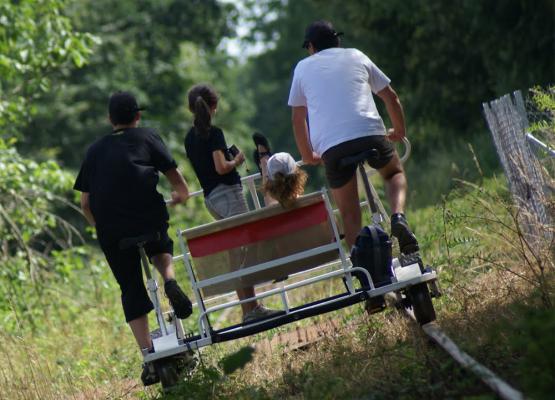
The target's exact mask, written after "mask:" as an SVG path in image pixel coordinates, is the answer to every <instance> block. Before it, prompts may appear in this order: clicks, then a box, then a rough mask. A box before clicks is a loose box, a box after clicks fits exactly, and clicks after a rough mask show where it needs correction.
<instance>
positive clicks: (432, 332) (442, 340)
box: [255, 295, 525, 400]
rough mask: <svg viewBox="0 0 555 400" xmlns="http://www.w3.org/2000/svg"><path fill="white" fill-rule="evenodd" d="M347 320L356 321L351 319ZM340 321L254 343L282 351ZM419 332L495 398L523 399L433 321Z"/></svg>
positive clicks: (307, 342) (325, 333)
mask: <svg viewBox="0 0 555 400" xmlns="http://www.w3.org/2000/svg"><path fill="white" fill-rule="evenodd" d="M388 297H389V300H391V301H394V302H396V301H397V299H396V297H395V296H394V295H392V296H388ZM400 310H401V312H402V314H404V315H405V316H406V317H407V318H409V319H411V320H412V321H413V322H414V323H418V322H417V321H416V318H415V316H414V314H413V312H412V310H411V309H410V308H404V307H400ZM351 323H356V321H352V322H351ZM340 325H341V324H340V322H338V321H334V320H332V319H329V320H327V321H323V322H320V323H318V324H315V325H311V326H308V327H303V328H300V327H297V328H296V329H295V330H292V331H289V332H284V333H280V334H278V335H275V336H274V337H273V338H272V339H266V340H263V341H260V342H258V343H256V344H255V348H256V349H257V350H258V351H271V350H272V349H275V348H277V347H281V348H282V349H283V350H285V351H290V350H300V349H305V348H308V347H310V346H312V345H314V344H315V343H317V342H319V341H320V340H322V339H324V338H325V337H329V336H330V335H334V334H339V333H340V330H341V329H340ZM421 328H422V331H423V332H424V333H425V334H426V335H427V336H428V337H429V338H430V339H431V340H432V341H433V343H434V344H435V345H437V346H438V347H440V348H441V349H442V350H444V351H445V352H446V353H447V354H448V355H449V356H450V357H451V358H453V359H454V360H455V361H456V362H457V363H458V364H459V365H460V366H461V367H462V368H464V369H466V370H469V371H471V372H472V373H473V374H475V375H476V376H477V377H478V378H480V380H482V382H484V383H485V384H486V385H487V386H488V387H489V388H490V389H491V390H492V391H493V392H494V393H495V394H496V395H497V396H499V398H501V399H503V400H524V399H525V397H524V395H523V394H522V393H521V392H519V391H518V390H516V389H514V388H513V387H512V386H511V385H509V384H508V383H507V382H505V381H504V380H503V379H501V378H500V377H499V376H498V375H497V374H496V373H495V372H493V371H491V370H490V369H489V368H487V367H485V366H484V365H482V364H480V363H479V362H478V361H476V360H475V359H474V358H472V357H471V356H470V355H468V354H467V353H465V352H464V351H463V350H461V349H460V348H459V346H457V344H456V343H455V342H454V341H453V340H452V339H451V338H449V336H447V335H446V334H445V333H444V332H443V331H442V330H441V328H440V326H439V325H438V324H437V323H436V322H435V321H434V322H430V323H427V324H424V325H421Z"/></svg>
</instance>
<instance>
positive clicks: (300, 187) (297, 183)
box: [263, 168, 307, 208]
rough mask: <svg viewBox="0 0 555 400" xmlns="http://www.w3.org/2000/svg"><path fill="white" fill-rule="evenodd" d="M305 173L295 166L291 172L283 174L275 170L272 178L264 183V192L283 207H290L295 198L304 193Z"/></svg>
mask: <svg viewBox="0 0 555 400" xmlns="http://www.w3.org/2000/svg"><path fill="white" fill-rule="evenodd" d="M306 179H307V175H306V172H304V171H303V170H302V169H300V168H297V169H296V170H295V172H294V173H293V174H290V175H284V174H283V173H281V172H277V173H276V174H275V175H274V176H273V178H272V180H269V179H268V180H267V181H266V183H265V184H264V188H263V189H264V192H265V193H267V194H269V195H270V196H272V197H273V198H274V199H276V200H277V201H278V202H279V204H281V206H282V207H283V208H290V207H292V206H293V204H295V199H296V198H297V197H299V196H300V195H302V194H303V193H304V186H305V184H306Z"/></svg>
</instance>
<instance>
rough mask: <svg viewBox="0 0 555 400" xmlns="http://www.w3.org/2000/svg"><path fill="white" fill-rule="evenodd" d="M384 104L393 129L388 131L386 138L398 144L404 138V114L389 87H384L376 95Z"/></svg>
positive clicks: (397, 99)
mask: <svg viewBox="0 0 555 400" xmlns="http://www.w3.org/2000/svg"><path fill="white" fill-rule="evenodd" d="M377 95H378V97H379V98H380V99H382V100H383V102H384V103H385V108H386V110H387V114H388V115H389V119H390V120H391V124H392V125H393V129H390V130H389V132H388V133H389V134H388V136H387V137H388V138H389V140H391V141H393V142H400V141H401V140H403V138H404V137H405V114H404V112H403V106H402V105H401V101H400V100H399V97H398V96H397V93H395V91H394V90H393V88H392V87H391V86H389V85H388V86H386V87H385V88H383V89H382V90H380V91H379V92H378V93H377Z"/></svg>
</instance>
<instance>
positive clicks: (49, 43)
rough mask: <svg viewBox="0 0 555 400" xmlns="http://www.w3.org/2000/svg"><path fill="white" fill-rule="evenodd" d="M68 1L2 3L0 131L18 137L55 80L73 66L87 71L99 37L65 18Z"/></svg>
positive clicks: (32, 0) (30, 0)
mask: <svg viewBox="0 0 555 400" xmlns="http://www.w3.org/2000/svg"><path fill="white" fill-rule="evenodd" d="M65 4H66V1H65V0H22V1H19V2H10V1H7V2H6V1H5V2H2V3H0V131H1V132H2V134H1V135H2V137H4V138H9V137H14V136H19V131H18V129H19V128H21V127H22V126H23V125H24V124H25V123H27V122H29V120H30V118H31V116H32V115H33V113H34V111H35V108H34V103H33V102H34V101H36V100H37V99H38V98H40V96H41V95H43V94H44V92H46V91H48V90H49V88H50V84H51V76H52V74H53V73H55V72H56V71H58V70H60V69H63V68H67V67H68V66H69V65H75V66H77V67H82V66H83V65H84V64H85V63H86V61H87V57H88V56H89V55H90V53H91V51H92V50H91V48H92V46H93V44H94V43H95V42H97V41H98V40H97V38H95V37H94V36H93V35H90V34H87V33H79V32H74V31H73V30H72V25H71V22H70V21H69V19H68V18H67V17H64V16H62V15H61V10H62V9H63V7H64V5H65Z"/></svg>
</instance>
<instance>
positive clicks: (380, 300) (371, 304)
mask: <svg viewBox="0 0 555 400" xmlns="http://www.w3.org/2000/svg"><path fill="white" fill-rule="evenodd" d="M364 309H365V310H366V312H367V313H368V314H377V313H380V312H382V311H383V310H385V299H384V297H383V296H376V297H370V298H369V299H368V300H366V301H365V302H364Z"/></svg>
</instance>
